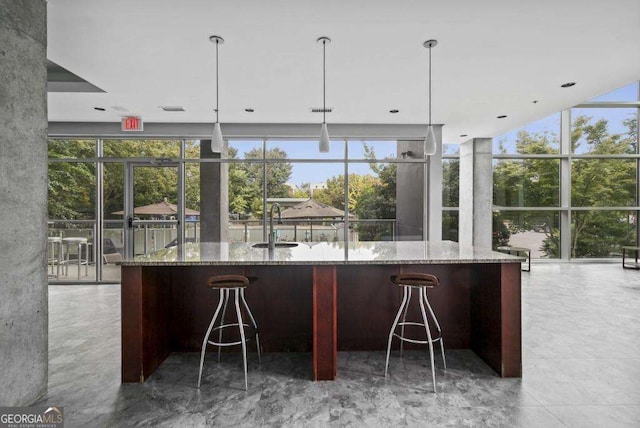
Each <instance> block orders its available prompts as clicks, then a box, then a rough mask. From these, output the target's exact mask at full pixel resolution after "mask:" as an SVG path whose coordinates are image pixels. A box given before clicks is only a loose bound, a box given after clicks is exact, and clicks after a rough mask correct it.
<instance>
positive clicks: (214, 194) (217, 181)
mask: <svg viewBox="0 0 640 428" xmlns="http://www.w3.org/2000/svg"><path fill="white" fill-rule="evenodd" d="M226 144H227V143H226V142H225V148H224V149H223V152H222V153H216V152H212V151H211V140H200V158H201V159H222V158H224V154H225V153H226V152H227V147H226ZM228 225H229V164H227V163H221V162H202V163H200V241H201V242H225V241H228V229H229V227H228Z"/></svg>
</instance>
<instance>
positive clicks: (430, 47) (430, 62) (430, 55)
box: [429, 46, 431, 126]
mask: <svg viewBox="0 0 640 428" xmlns="http://www.w3.org/2000/svg"><path fill="white" fill-rule="evenodd" d="M429 126H431V46H429Z"/></svg>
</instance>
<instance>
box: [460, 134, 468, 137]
mask: <svg viewBox="0 0 640 428" xmlns="http://www.w3.org/2000/svg"><path fill="white" fill-rule="evenodd" d="M460 136H461V137H468V135H467V134H460Z"/></svg>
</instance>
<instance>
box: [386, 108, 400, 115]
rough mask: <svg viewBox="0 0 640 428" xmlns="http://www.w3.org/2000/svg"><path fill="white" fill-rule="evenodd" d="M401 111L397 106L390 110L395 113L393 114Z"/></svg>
mask: <svg viewBox="0 0 640 428" xmlns="http://www.w3.org/2000/svg"><path fill="white" fill-rule="evenodd" d="M399 112H400V110H398V109H396V108H394V109H391V110H389V113H393V114H396V113H399Z"/></svg>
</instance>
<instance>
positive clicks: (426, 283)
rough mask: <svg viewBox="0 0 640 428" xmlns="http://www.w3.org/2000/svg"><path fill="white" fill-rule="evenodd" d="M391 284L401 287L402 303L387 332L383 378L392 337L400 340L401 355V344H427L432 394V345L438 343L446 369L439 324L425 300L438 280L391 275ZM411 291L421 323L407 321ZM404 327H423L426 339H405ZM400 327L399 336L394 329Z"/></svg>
mask: <svg viewBox="0 0 640 428" xmlns="http://www.w3.org/2000/svg"><path fill="white" fill-rule="evenodd" d="M391 282H393V283H394V284H396V285H398V286H399V287H402V291H403V297H402V303H401V304H400V309H398V313H397V314H396V318H395V320H394V321H393V325H392V326H391V331H390V332H389V342H388V345H387V361H386V363H385V366H384V376H385V377H386V376H387V369H388V368H389V353H390V352H391V341H392V339H393V337H394V336H395V337H397V338H398V339H400V354H401V355H402V344H403V342H411V343H419V344H428V345H429V357H430V359H431V377H432V380H433V392H436V371H435V363H434V357H433V343H434V342H440V350H441V351H442V363H443V364H444V368H445V369H446V368H447V362H446V360H445V357H444V342H443V340H442V330H441V329H440V324H438V320H437V318H436V316H435V314H434V313H433V309H431V305H430V304H429V300H428V299H427V288H433V287H437V286H439V285H440V280H438V278H437V277H436V276H435V275H430V274H428V273H405V274H401V275H393V276H392V277H391ZM413 289H416V290H417V291H418V293H419V294H418V296H419V297H418V302H419V303H420V312H421V314H422V322H413V321H411V322H410V321H407V310H408V309H409V303H410V302H411V293H412V291H413ZM425 304H426V306H427V308H428V309H429V314H430V315H431V319H432V320H433V322H434V324H435V327H436V330H437V331H438V335H437V336H436V337H432V336H431V329H430V328H429V321H428V319H427V313H426V311H425V308H424V307H425ZM400 315H402V322H398V321H399V320H400ZM406 325H412V326H421V327H424V329H425V332H426V333H427V339H426V340H421V339H412V338H408V337H405V335H404V327H405V326H406ZM398 326H400V334H398V333H396V329H397V328H398Z"/></svg>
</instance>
